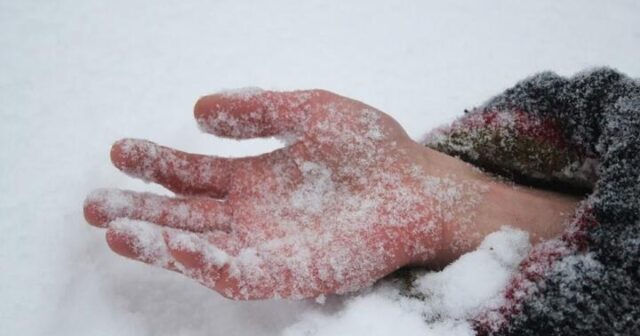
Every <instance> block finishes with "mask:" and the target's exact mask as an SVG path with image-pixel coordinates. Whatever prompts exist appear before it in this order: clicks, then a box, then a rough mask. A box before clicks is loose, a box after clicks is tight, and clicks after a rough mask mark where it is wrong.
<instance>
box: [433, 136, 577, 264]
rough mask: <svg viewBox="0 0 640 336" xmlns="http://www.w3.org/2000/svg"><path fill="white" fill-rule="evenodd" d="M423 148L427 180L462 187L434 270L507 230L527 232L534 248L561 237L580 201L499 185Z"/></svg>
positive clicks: (469, 167)
mask: <svg viewBox="0 0 640 336" xmlns="http://www.w3.org/2000/svg"><path fill="white" fill-rule="evenodd" d="M423 148H424V151H423V153H422V156H421V157H422V159H423V163H424V167H425V168H424V169H425V170H426V171H427V174H429V175H431V176H437V177H446V178H449V179H452V180H454V181H456V182H457V183H458V184H459V185H460V186H462V187H461V188H460V189H461V197H460V201H459V202H458V204H456V205H454V207H452V208H451V209H449V210H450V211H451V213H452V216H451V218H449V219H448V220H444V219H443V220H442V222H441V226H442V233H441V237H440V238H441V240H440V242H441V243H440V248H439V251H438V253H436V257H435V259H432V260H430V261H429V263H430V264H435V265H446V264H448V263H450V262H452V261H453V260H455V259H457V258H458V257H459V256H460V255H462V254H464V253H466V252H469V251H471V250H473V249H475V248H476V247H477V246H478V245H479V244H480V243H481V242H482V240H483V239H484V237H485V236H487V235H488V234H490V233H492V232H495V231H498V230H499V229H500V228H501V227H502V226H504V225H508V226H511V227H514V228H517V229H520V230H523V231H526V232H528V233H529V236H530V240H531V242H532V243H537V242H540V241H543V240H546V239H550V238H553V237H555V236H557V235H559V234H560V233H562V231H563V230H564V228H565V225H566V224H567V222H568V220H569V219H570V218H571V217H572V215H573V214H574V212H575V210H576V208H577V205H578V203H579V201H580V199H579V198H577V197H575V196H572V195H566V194H560V193H556V192H551V191H546V190H541V189H534V188H529V187H525V186H520V185H516V184H513V183H510V182H505V181H502V180H499V179H497V178H495V177H493V176H491V175H489V174H486V173H484V172H482V171H480V170H479V169H477V168H476V167H474V166H472V165H470V164H468V163H466V162H464V161H462V160H460V159H457V158H454V157H451V156H448V155H446V154H443V153H440V152H436V151H434V150H431V149H429V148H425V147H423ZM465 185H466V186H469V185H473V186H474V187H473V188H468V187H467V188H465V187H464V186H465ZM460 207H461V208H463V209H464V211H460V209H459V208H460Z"/></svg>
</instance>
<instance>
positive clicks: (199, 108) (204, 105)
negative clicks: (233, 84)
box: [193, 95, 215, 128]
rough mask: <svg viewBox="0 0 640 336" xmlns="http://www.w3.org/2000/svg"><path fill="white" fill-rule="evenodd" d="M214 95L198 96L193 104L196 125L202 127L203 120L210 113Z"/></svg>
mask: <svg viewBox="0 0 640 336" xmlns="http://www.w3.org/2000/svg"><path fill="white" fill-rule="evenodd" d="M214 96H215V95H206V96H202V97H200V98H198V100H197V101H196V104H195V105H194V106H193V117H194V118H195V119H196V121H197V122H198V126H200V128H202V127H203V126H204V124H203V121H204V119H206V117H207V115H208V114H210V113H211V105H212V103H211V102H212V99H214V98H213V97H214Z"/></svg>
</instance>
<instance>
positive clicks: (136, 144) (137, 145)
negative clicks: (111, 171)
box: [109, 138, 158, 173]
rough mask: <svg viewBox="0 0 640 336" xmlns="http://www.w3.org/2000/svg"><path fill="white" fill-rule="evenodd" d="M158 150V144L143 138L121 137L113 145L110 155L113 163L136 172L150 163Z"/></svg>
mask: <svg viewBox="0 0 640 336" xmlns="http://www.w3.org/2000/svg"><path fill="white" fill-rule="evenodd" d="M157 151H158V149H157V145H156V144H155V143H153V142H151V141H148V140H142V139H130V138H125V139H120V140H118V141H116V142H114V143H113V145H112V146H111V151H110V155H109V156H110V157H111V162H112V163H113V165H114V166H115V167H116V168H118V169H120V170H122V171H123V172H126V173H136V172H137V171H138V170H140V169H143V168H144V167H145V166H148V165H149V162H148V161H149V160H150V159H153V158H154V156H155V155H154V153H156V152H157Z"/></svg>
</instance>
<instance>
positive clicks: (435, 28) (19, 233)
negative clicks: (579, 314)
mask: <svg viewBox="0 0 640 336" xmlns="http://www.w3.org/2000/svg"><path fill="white" fill-rule="evenodd" d="M639 15H640V4H638V3H637V2H636V1H632V0H629V1H609V2H606V3H605V2H595V1H593V2H586V1H578V0H573V1H565V2H561V3H560V2H556V1H551V0H546V1H537V2H535V3H530V4H525V3H520V2H518V3H515V2H509V3H508V2H506V1H498V0H492V1H483V2H481V3H480V2H476V1H471V0H461V1H453V2H434V3H427V2H421V1H415V2H408V1H406V2H405V1H400V2H388V3H382V2H377V1H353V2H339V3H335V4H333V5H332V4H327V3H325V2H320V1H310V2H305V3H300V2H299V1H270V2H268V3H267V2H264V3H262V2H235V1H234V2H232V1H225V2H218V3H212V2H210V1H206V2H205V1H191V2H184V3H175V2H171V3H169V2H162V3H160V2H157V1H155V2H146V3H144V2H138V3H134V2H130V1H83V2H77V1H75V2H74V1H56V2H38V1H9V0H3V1H0V46H1V47H2V53H0V73H1V74H2V76H0V88H1V90H0V101H1V102H2V104H1V105H0V116H1V117H2V121H3V122H2V123H1V124H0V140H1V143H2V147H1V148H0V162H1V168H0V169H1V174H0V191H1V193H0V225H2V229H3V234H2V235H0V274H2V275H1V276H0V297H2V298H3V300H2V303H0V334H3V335H43V334H47V335H73V334H78V335H80V334H81V335H114V334H117V335H275V334H281V333H282V332H283V330H285V329H287V328H288V329H287V332H290V333H295V332H296V331H298V332H300V331H303V330H306V329H308V330H317V331H318V333H322V332H325V331H326V330H331V331H335V332H334V334H340V333H343V334H348V333H349V332H348V331H349V330H355V328H358V327H359V326H363V327H365V328H366V326H367V325H372V326H373V325H375V326H376V327H375V329H374V328H372V329H374V330H380V331H383V330H389V329H385V328H391V329H392V330H393V332H394V333H397V334H401V332H402V331H404V333H405V334H412V333H414V334H417V333H423V331H424V333H427V332H428V331H431V332H432V333H434V334H440V335H445V334H446V335H450V334H454V333H456V332H458V333H462V334H464V333H469V330H468V327H467V326H466V325H465V323H464V322H461V323H457V322H452V321H454V320H455V316H462V315H464V314H470V312H471V311H473V309H475V308H474V307H473V301H469V302H464V303H460V307H458V308H456V309H459V310H456V312H453V311H452V310H450V309H449V308H446V307H448V305H456V303H455V302H456V301H455V296H447V295H444V294H443V293H446V292H447V291H446V290H445V289H442V290H441V291H439V292H438V294H439V295H440V294H442V295H441V296H439V297H442V298H443V299H442V300H444V301H447V302H446V303H445V302H444V301H441V300H440V299H437V300H433V301H431V302H432V303H433V306H429V307H420V308H415V309H413V308H407V310H403V309H405V308H404V307H405V306H403V305H402V302H399V301H397V298H395V297H394V295H393V289H389V288H388V287H384V286H381V287H379V289H376V290H374V291H373V292H371V293H369V294H364V295H363V296H359V297H356V298H354V299H352V300H351V301H346V303H342V302H337V301H342V300H343V299H341V298H336V297H328V298H327V300H326V303H325V305H324V306H318V304H317V303H315V302H313V301H304V302H296V301H266V302H232V301H228V300H225V299H223V298H221V297H220V296H218V295H217V294H215V293H213V292H212V291H210V290H208V289H206V288H204V287H202V286H200V285H198V284H197V283H195V282H193V281H190V280H188V279H186V278H184V277H181V276H179V275H176V274H173V273H171V272H167V271H164V270H161V269H156V268H152V267H147V266H144V265H141V264H139V263H134V262H131V261H127V260H124V259H122V258H120V257H118V256H116V255H114V254H113V253H111V252H110V251H109V250H108V248H107V247H106V244H105V243H104V238H103V233H102V232H101V231H100V230H96V229H95V228H92V227H89V226H88V225H86V224H85V223H84V220H83V219H82V210H81V205H82V200H83V199H84V197H85V195H86V194H87V193H88V192H89V191H90V190H92V189H94V188H96V187H102V186H118V187H122V188H131V189H137V190H148V191H153V192H160V193H163V192H164V193H165V194H166V191H162V189H160V188H158V187H156V186H152V185H144V184H142V183H140V182H136V181H133V180H131V179H129V178H128V177H126V176H124V175H123V174H120V173H119V172H117V171H116V170H115V169H113V168H111V167H110V163H109V160H108V148H109V146H110V145H111V143H112V142H113V141H114V140H116V139H118V138H121V137H125V136H135V137H140V138H148V139H152V140H154V141H157V142H160V143H162V144H165V145H168V146H172V147H177V148H180V149H183V150H188V151H192V152H201V153H209V154H216V155H226V156H242V155H249V154H256V153H261V152H265V151H268V150H271V149H273V148H275V147H277V146H278V143H277V141H246V142H239V143H236V142H232V141H228V140H222V139H214V138H212V137H210V136H206V135H203V134H198V132H197V131H195V126H194V123H193V121H192V120H191V113H190V111H189V110H190V107H191V106H192V105H193V102H194V101H195V99H196V98H197V96H198V95H201V94H206V93H210V92H213V91H218V90H220V89H222V88H232V87H244V86H247V85H251V86H260V87H263V88H269V89H282V90H284V89H297V88H312V87H321V88H326V89H330V90H333V91H336V92H338V93H340V94H343V95H345V96H350V97H354V98H357V99H359V100H362V101H365V102H367V103H369V104H371V105H372V106H375V107H377V108H379V109H381V110H383V111H386V112H387V113H389V114H390V115H392V116H393V117H394V118H396V119H397V120H398V121H399V122H400V124H401V125H403V126H404V127H405V128H406V129H407V131H408V133H409V134H410V135H411V136H412V137H414V138H418V137H419V136H421V135H422V134H423V133H425V132H426V131H427V130H428V129H430V128H433V127H435V126H437V125H439V124H442V123H444V122H446V121H448V120H450V119H451V118H453V117H454V116H456V115H458V114H459V113H461V111H462V110H463V109H464V108H467V107H469V106H472V105H474V104H478V103H481V102H483V101H485V100H486V99H487V98H489V97H490V96H492V95H494V94H496V93H499V92H501V91H502V90H503V89H504V88H506V87H509V86H511V85H513V84H514V83H515V82H516V81H518V80H520V79H522V78H524V77H525V76H527V75H530V74H532V73H535V72H538V71H540V70H544V69H552V70H555V71H557V72H558V73H560V74H563V75H570V74H573V73H575V72H576V71H579V70H581V69H583V68H585V67H588V66H592V65H602V64H606V65H610V66H612V67H615V68H618V69H619V70H621V71H622V72H625V73H630V74H637V73H640V63H638V61H637V55H638V53H639V51H640V21H639V20H638V19H637V18H638V16H639ZM250 92H251V91H246V90H245V91H242V92H235V93H233V92H232V93H230V94H241V95H246V94H251V93H250ZM487 260H489V259H487ZM463 261H464V259H461V260H460V261H459V262H457V263H454V264H453V265H451V266H450V267H449V268H448V269H447V270H446V271H444V272H443V273H444V274H446V273H447V272H453V271H452V269H453V270H455V269H456V268H465V271H468V272H469V273H471V274H473V275H474V276H477V277H481V276H482V277H485V276H486V277H491V278H492V279H493V275H494V273H492V270H490V269H485V268H484V267H482V268H480V269H477V270H476V269H474V268H472V267H471V266H473V265H467V266H465V264H464V262H463ZM487 262H488V263H490V261H487ZM469 273H467V274H469ZM432 276H433V277H437V276H438V274H433V275H432ZM499 280H500V279H496V280H495V281H499ZM483 284H484V283H483ZM475 286H480V285H479V284H476V285H475ZM475 286H474V287H475ZM470 290H471V291H474V289H473V288H471V289H470ZM494 290H495V289H494ZM477 292H478V293H482V292H483V289H482V288H477ZM486 293H489V292H486ZM494 294H495V293H494ZM474 297H475V296H474ZM486 297H488V298H489V297H493V295H492V294H487V296H486ZM474 300H475V299H474ZM373 303H380V304H373ZM469 307H470V308H469ZM427 308H431V309H434V310H439V311H442V312H445V313H447V314H451V315H450V316H449V318H448V319H442V320H440V321H439V322H433V321H432V323H425V322H423V321H424V319H420V316H418V315H417V314H419V313H417V312H420V309H427ZM318 309H320V310H322V311H323V312H322V314H321V313H316V310H318ZM456 314H458V315H456ZM398 316H401V317H402V320H401V321H406V323H400V322H398V319H397V318H396V317H398ZM428 316H435V315H428ZM446 321H449V322H446ZM374 323H375V324H374ZM331 328H335V329H331ZM348 328H350V329H348ZM400 328H404V329H406V330H402V329H400ZM354 333H355V331H353V332H352V333H351V334H354Z"/></svg>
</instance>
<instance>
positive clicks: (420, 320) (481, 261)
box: [284, 227, 531, 336]
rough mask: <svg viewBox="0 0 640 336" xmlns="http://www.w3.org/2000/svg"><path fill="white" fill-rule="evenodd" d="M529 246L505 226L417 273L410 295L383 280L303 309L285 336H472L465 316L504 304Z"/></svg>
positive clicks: (522, 234) (522, 236)
mask: <svg viewBox="0 0 640 336" xmlns="http://www.w3.org/2000/svg"><path fill="white" fill-rule="evenodd" d="M530 247H531V246H530V243H529V237H528V234H527V233H525V232H523V231H519V230H515V229H512V228H509V227H503V228H502V229H501V230H500V231H498V232H495V233H492V234H490V235H488V236H487V237H486V238H485V239H484V241H483V242H482V244H481V245H480V246H479V247H478V249H476V250H475V251H473V252H470V253H467V254H465V255H463V256H462V257H460V258H459V259H458V260H457V261H455V262H454V263H452V264H451V265H449V266H447V267H446V268H444V269H443V270H442V271H440V272H426V273H424V274H422V275H421V276H419V277H418V278H417V279H416V280H415V282H414V287H415V288H416V291H415V292H414V293H412V294H413V295H410V296H409V297H407V296H406V295H403V294H401V290H400V288H399V287H398V285H397V284H395V283H393V282H392V281H388V280H383V281H381V282H380V283H379V284H378V285H377V286H375V287H374V288H373V289H372V290H370V291H369V292H366V293H363V294H361V295H358V296H356V297H354V298H352V299H349V300H347V301H346V302H345V304H344V306H343V307H342V308H340V309H338V310H337V311H333V312H326V310H327V309H324V310H325V311H324V312H323V311H322V309H320V308H318V309H316V310H312V311H310V312H307V313H305V315H303V317H302V319H301V320H300V321H299V322H298V323H296V324H294V325H292V326H291V327H289V328H288V329H287V330H286V331H285V333H284V335H286V336H296V335H305V336H310V335H313V336H321V335H403V336H404V335H473V334H474V332H473V329H472V326H471V324H470V323H469V322H468V320H470V319H472V318H473V317H474V316H476V314H478V313H480V312H481V311H483V310H485V309H489V308H495V307H498V306H499V305H500V304H501V303H502V291H503V290H504V289H505V287H506V285H507V282H508V281H509V278H510V277H511V275H512V274H513V272H515V270H516V268H517V265H518V264H519V263H520V261H521V260H522V259H523V258H524V257H525V256H526V254H527V253H528V251H529V249H530Z"/></svg>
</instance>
